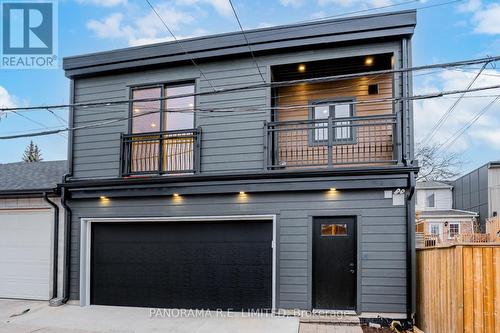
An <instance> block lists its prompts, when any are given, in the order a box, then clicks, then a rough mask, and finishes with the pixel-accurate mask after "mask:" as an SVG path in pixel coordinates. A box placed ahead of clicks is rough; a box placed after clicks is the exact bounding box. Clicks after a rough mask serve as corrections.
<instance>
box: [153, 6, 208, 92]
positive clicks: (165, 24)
mask: <svg viewBox="0 0 500 333" xmlns="http://www.w3.org/2000/svg"><path fill="white" fill-rule="evenodd" d="M146 2H147V4H148V5H149V7H151V9H152V10H153V12H154V13H155V15H156V16H157V17H158V18H159V19H160V21H161V23H163V25H164V26H165V28H166V29H167V31H168V32H169V33H170V35H171V36H172V38H173V39H174V41H175V42H176V43H177V45H179V47H180V48H181V50H182V51H183V52H184V54H186V55H187V56H188V57H189V59H190V60H191V63H192V64H193V65H194V67H196V69H198V71H199V72H200V74H201V76H203V78H204V79H205V81H207V82H208V84H209V85H210V87H211V88H212V90H213V91H217V89H215V87H214V85H213V84H212V81H210V80H209V79H208V78H207V76H206V75H205V73H204V72H203V71H202V70H201V68H200V66H198V64H197V63H196V62H195V61H194V59H193V57H192V56H191V54H190V53H189V52H188V51H187V50H186V49H185V48H184V46H183V45H182V42H181V41H180V40H179V39H177V37H176V36H175V34H174V32H173V31H172V29H170V27H169V26H168V24H167V23H166V22H165V20H164V19H163V17H162V16H161V15H160V13H159V12H158V11H157V10H156V8H155V7H154V6H153V4H152V3H151V2H150V1H149V0H146Z"/></svg>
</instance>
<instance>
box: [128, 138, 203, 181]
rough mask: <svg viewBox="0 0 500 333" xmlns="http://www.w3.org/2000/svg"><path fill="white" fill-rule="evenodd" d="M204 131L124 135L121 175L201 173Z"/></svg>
mask: <svg viewBox="0 0 500 333" xmlns="http://www.w3.org/2000/svg"><path fill="white" fill-rule="evenodd" d="M200 142H201V129H200V128H196V129H187V130H175V131H165V132H154V133H141V134H122V137H121V174H122V176H124V177H127V176H140V175H180V174H194V173H198V172H199V170H200Z"/></svg>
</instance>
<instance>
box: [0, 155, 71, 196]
mask: <svg viewBox="0 0 500 333" xmlns="http://www.w3.org/2000/svg"><path fill="white" fill-rule="evenodd" d="M66 169H67V162H66V161H42V162H34V163H26V162H18V163H7V164H0V192H3V191H15V190H39V189H52V188H55V187H56V186H57V183H60V182H61V180H62V177H63V175H64V174H65V173H66V172H67V171H66Z"/></svg>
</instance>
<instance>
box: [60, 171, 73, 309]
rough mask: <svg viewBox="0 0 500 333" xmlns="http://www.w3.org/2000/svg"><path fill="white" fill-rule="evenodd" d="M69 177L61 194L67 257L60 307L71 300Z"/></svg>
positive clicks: (65, 258)
mask: <svg viewBox="0 0 500 333" xmlns="http://www.w3.org/2000/svg"><path fill="white" fill-rule="evenodd" d="M67 177H69V174H65V175H64V177H63V188H62V192H61V204H62V206H63V207H64V211H65V215H64V230H65V231H66V235H65V240H66V242H65V252H64V254H65V256H64V287H63V298H62V300H61V302H60V304H59V305H61V304H65V303H66V302H68V300H69V289H70V281H71V280H70V277H69V275H70V266H71V265H70V263H71V219H72V211H71V208H70V207H69V206H68V203H67V190H66V188H64V184H65V183H66V180H67Z"/></svg>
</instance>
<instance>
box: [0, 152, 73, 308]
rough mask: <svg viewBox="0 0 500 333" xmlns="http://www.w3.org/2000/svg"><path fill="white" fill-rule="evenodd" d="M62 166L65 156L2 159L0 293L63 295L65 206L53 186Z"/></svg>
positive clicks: (41, 297) (8, 295)
mask: <svg viewBox="0 0 500 333" xmlns="http://www.w3.org/2000/svg"><path fill="white" fill-rule="evenodd" d="M66 169H67V163H66V161H51V162H33V163H26V162H19V163H9V164H0V298H20V299H37V300H49V299H52V298H56V297H57V296H58V295H61V294H62V274H63V269H62V264H63V246H62V245H59V244H62V243H63V240H64V237H63V227H62V223H63V209H62V208H61V205H60V198H59V195H58V194H57V191H56V188H57V183H59V182H61V180H62V177H63V175H64V174H65V173H66ZM55 206H57V208H55ZM56 222H57V223H58V225H57V227H58V234H59V237H58V239H59V241H58V242H56V244H58V245H59V249H58V261H57V262H54V230H55V229H54V227H55V225H54V224H55V223H56ZM55 264H57V267H59V268H60V269H57V270H55V269H54V268H55V266H54V265H55ZM55 272H57V274H55ZM56 275H57V277H58V278H57V279H54V276H56ZM56 285H57V286H58V287H56ZM56 290H57V292H56Z"/></svg>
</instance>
